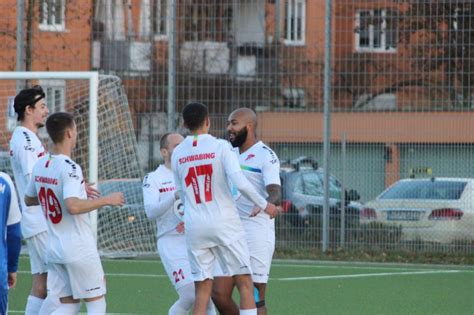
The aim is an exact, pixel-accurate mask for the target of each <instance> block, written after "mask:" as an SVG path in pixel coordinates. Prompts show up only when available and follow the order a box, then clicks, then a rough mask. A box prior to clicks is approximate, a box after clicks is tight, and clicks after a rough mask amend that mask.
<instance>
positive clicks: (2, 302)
mask: <svg viewBox="0 0 474 315" xmlns="http://www.w3.org/2000/svg"><path fill="white" fill-rule="evenodd" d="M7 304H8V290H3V289H1V288H0V314H6V313H7Z"/></svg>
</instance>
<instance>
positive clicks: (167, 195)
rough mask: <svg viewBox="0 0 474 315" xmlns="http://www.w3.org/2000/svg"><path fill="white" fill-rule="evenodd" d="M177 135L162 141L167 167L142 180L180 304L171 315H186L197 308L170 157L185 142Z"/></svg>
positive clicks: (147, 209) (210, 311) (211, 306)
mask: <svg viewBox="0 0 474 315" xmlns="http://www.w3.org/2000/svg"><path fill="white" fill-rule="evenodd" d="M183 139H184V138H183V136H181V135H180V134H178V133H166V134H164V135H163V136H162V137H161V139H160V152H161V156H162V157H163V160H164V162H165V163H164V164H162V165H160V166H159V167H158V168H157V169H156V170H155V171H154V172H151V173H149V174H148V175H146V176H145V179H144V180H143V201H144V204H145V212H146V214H147V216H148V218H149V219H155V220H156V227H157V238H158V242H157V245H158V253H159V255H160V258H161V262H162V263H163V266H164V268H165V271H166V273H167V274H168V277H169V279H170V281H171V283H172V284H173V285H174V288H175V290H176V292H177V293H178V296H179V298H178V300H177V301H176V302H175V303H174V304H173V305H172V306H171V308H170V309H169V312H168V314H169V315H186V314H187V313H188V311H189V310H191V308H192V306H193V304H194V295H195V293H194V281H193V278H192V275H191V267H190V265H189V259H188V253H187V250H186V239H185V237H184V233H183V232H184V230H183V228H184V226H183V222H182V218H179V217H178V215H177V214H176V213H175V211H174V205H175V203H177V202H178V200H179V194H178V192H177V191H176V186H175V184H174V176H173V172H172V171H171V154H172V153H173V150H174V148H175V147H176V146H177V145H178V144H180V143H181V142H182V141H183ZM208 308H209V309H208V312H207V313H208V314H215V310H214V304H212V303H209V304H208Z"/></svg>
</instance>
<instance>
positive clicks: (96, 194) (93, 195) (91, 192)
mask: <svg viewBox="0 0 474 315" xmlns="http://www.w3.org/2000/svg"><path fill="white" fill-rule="evenodd" d="M94 185H95V184H94V183H91V184H90V183H87V184H86V193H87V198H88V199H97V198H100V191H98V190H97V189H96V188H95V187H94Z"/></svg>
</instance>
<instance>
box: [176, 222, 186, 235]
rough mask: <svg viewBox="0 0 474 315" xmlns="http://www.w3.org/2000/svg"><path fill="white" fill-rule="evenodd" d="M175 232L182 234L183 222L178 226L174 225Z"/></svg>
mask: <svg viewBox="0 0 474 315" xmlns="http://www.w3.org/2000/svg"><path fill="white" fill-rule="evenodd" d="M176 232H178V233H181V234H182V233H184V222H179V223H178V225H176Z"/></svg>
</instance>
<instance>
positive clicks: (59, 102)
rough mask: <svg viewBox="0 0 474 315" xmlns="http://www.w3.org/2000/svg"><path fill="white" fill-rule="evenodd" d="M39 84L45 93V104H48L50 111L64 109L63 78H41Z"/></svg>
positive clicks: (64, 91) (64, 88)
mask: <svg viewBox="0 0 474 315" xmlns="http://www.w3.org/2000/svg"><path fill="white" fill-rule="evenodd" d="M39 84H40V85H41V86H42V87H43V89H44V92H45V94H46V105H48V109H49V111H50V113H56V112H60V111H64V110H65V107H66V106H65V103H66V98H65V93H66V86H65V83H64V80H41V81H40V82H39Z"/></svg>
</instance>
